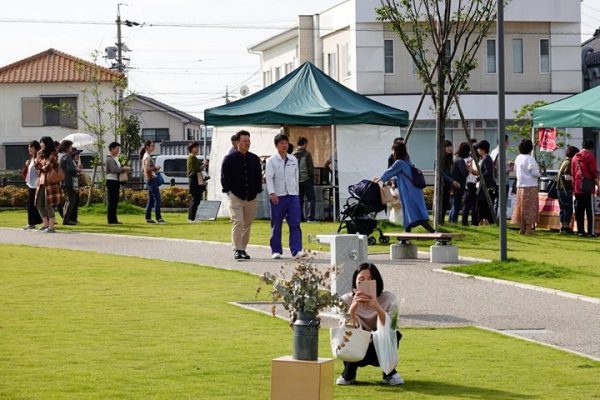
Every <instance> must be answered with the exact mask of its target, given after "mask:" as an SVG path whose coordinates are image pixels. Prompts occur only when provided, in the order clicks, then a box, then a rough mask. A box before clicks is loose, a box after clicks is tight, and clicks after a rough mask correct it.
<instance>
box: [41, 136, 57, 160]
mask: <svg viewBox="0 0 600 400" xmlns="http://www.w3.org/2000/svg"><path fill="white" fill-rule="evenodd" d="M40 142H41V143H44V153H43V154H44V158H48V157H50V154H52V153H53V152H55V151H56V148H55V147H54V140H52V138H51V137H50V136H43V137H42V138H41V139H40Z"/></svg>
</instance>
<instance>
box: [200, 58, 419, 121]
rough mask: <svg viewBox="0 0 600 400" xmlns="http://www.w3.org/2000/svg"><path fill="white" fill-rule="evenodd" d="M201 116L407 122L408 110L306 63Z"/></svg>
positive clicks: (266, 119)
mask: <svg viewBox="0 0 600 400" xmlns="http://www.w3.org/2000/svg"><path fill="white" fill-rule="evenodd" d="M204 120H205V123H206V124H207V125H214V126H235V125H284V124H288V125H358V124H369V125H386V126H407V125H408V112H406V111H404V110H399V109H396V108H393V107H390V106H387V105H385V104H382V103H379V102H376V101H374V100H372V99H369V98H368V97H365V96H362V95H360V94H358V93H356V92H354V91H352V90H350V89H349V88H347V87H346V86H344V85H342V84H340V83H338V82H336V81H335V80H333V79H331V78H330V77H329V76H327V75H325V74H324V73H323V72H322V71H321V70H319V69H318V68H317V67H315V66H314V65H313V64H311V63H309V62H306V63H304V64H303V65H302V66H300V67H299V68H297V69H296V70H294V71H292V72H291V73H290V74H289V75H287V76H285V77H284V78H283V79H280V80H279V81H277V82H275V83H274V84H272V85H270V86H268V87H266V88H264V89H263V90H261V91H259V92H257V93H254V94H253V95H251V96H248V97H246V98H243V99H240V100H238V101H235V102H232V103H229V104H226V105H223V106H220V107H214V108H210V109H207V110H205V111H204Z"/></svg>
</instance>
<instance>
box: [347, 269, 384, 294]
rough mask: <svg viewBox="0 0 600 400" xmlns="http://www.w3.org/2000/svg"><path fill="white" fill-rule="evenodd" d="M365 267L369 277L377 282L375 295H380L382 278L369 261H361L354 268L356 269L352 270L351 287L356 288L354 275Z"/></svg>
mask: <svg viewBox="0 0 600 400" xmlns="http://www.w3.org/2000/svg"><path fill="white" fill-rule="evenodd" d="M365 269H368V270H369V272H370V273H371V279H372V280H374V281H375V282H377V285H376V286H377V297H379V296H381V292H383V278H382V277H381V274H380V273H379V270H378V269H377V267H376V266H375V264H371V263H362V264H360V265H359V266H358V268H356V271H354V274H353V275H352V289H356V277H357V276H358V274H359V273H360V272H361V271H364V270H365Z"/></svg>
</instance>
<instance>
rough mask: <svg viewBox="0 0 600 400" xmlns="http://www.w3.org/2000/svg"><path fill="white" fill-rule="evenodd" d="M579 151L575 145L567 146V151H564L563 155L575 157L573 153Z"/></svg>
mask: <svg viewBox="0 0 600 400" xmlns="http://www.w3.org/2000/svg"><path fill="white" fill-rule="evenodd" d="M577 153H579V149H578V148H577V147H575V146H569V147H567V151H566V152H565V156H567V157H569V158H573V157H575V154H577Z"/></svg>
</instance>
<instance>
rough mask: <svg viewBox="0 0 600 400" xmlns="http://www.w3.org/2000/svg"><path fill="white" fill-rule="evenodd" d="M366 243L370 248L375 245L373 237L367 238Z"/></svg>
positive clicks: (375, 241)
mask: <svg viewBox="0 0 600 400" xmlns="http://www.w3.org/2000/svg"><path fill="white" fill-rule="evenodd" d="M367 243H369V246H372V245H374V244H376V243H377V240H376V239H375V237H374V236H369V239H368V240H367Z"/></svg>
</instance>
